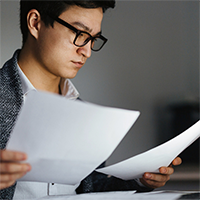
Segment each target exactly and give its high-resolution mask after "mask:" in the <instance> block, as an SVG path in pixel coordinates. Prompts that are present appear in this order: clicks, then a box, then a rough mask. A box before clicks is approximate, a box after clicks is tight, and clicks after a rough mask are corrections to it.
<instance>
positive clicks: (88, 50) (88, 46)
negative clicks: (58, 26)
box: [77, 41, 91, 58]
mask: <svg viewBox="0 0 200 200" xmlns="http://www.w3.org/2000/svg"><path fill="white" fill-rule="evenodd" d="M77 51H78V53H80V54H82V55H83V56H84V57H86V58H89V57H90V56H91V41H89V42H88V43H87V44H86V45H85V46H83V47H79V48H78V50H77Z"/></svg>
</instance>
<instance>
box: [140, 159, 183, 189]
mask: <svg viewBox="0 0 200 200" xmlns="http://www.w3.org/2000/svg"><path fill="white" fill-rule="evenodd" d="M181 163H182V160H181V158H180V157H177V158H175V159H174V160H173V161H172V164H171V165H170V166H169V167H161V168H160V169H159V171H160V174H156V173H148V172H146V173H144V175H143V177H142V178H141V179H140V181H141V183H142V184H143V185H145V186H147V187H149V188H154V189H155V188H159V187H162V186H164V185H165V184H166V182H167V181H168V180H169V179H170V175H172V174H173V173H174V169H173V168H172V165H180V164H181Z"/></svg>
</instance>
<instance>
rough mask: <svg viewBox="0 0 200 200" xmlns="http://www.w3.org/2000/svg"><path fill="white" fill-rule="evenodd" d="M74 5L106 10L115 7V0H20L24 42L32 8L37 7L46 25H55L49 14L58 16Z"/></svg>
mask: <svg viewBox="0 0 200 200" xmlns="http://www.w3.org/2000/svg"><path fill="white" fill-rule="evenodd" d="M72 5H77V6H80V7H83V8H99V7H101V8H102V9H103V12H105V11H106V10H107V9H108V8H114V7H115V0H103V1H95V0H94V1H90V0H80V1H76V0H75V1H72V0H67V1H64V0H61V1H58V0H51V1H46V0H40V1H38V0H20V28H21V32H22V37H23V44H24V43H25V41H26V39H27V37H28V27H27V14H28V12H29V11H30V10H31V9H36V10H37V11H38V12H39V13H40V15H41V19H42V21H43V22H44V23H45V25H46V26H49V25H51V26H52V27H53V22H54V20H52V19H51V18H50V17H49V16H48V14H51V15H53V16H55V17H58V16H59V15H60V14H62V13H63V12H64V11H65V10H66V9H67V8H69V7H70V6H72Z"/></svg>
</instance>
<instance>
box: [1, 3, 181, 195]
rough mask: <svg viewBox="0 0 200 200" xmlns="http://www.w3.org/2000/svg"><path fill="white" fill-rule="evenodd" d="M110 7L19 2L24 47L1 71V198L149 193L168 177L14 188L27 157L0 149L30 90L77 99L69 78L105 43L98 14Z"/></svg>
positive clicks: (166, 170) (92, 178)
mask: <svg viewBox="0 0 200 200" xmlns="http://www.w3.org/2000/svg"><path fill="white" fill-rule="evenodd" d="M114 5H115V2H114V0H111V1H26V0H21V4H20V6H21V7H20V8H21V13H20V17H21V20H20V23H21V31H22V35H23V46H22V49H21V50H17V51H16V52H15V54H14V56H13V58H12V59H11V60H9V61H8V62H7V63H6V64H5V65H4V66H3V68H2V69H1V70H0V109H1V110H0V116H1V118H0V120H1V121H0V127H1V129H0V134H1V138H0V145H1V151H0V160H1V161H0V192H1V193H0V194H1V199H12V198H14V199H31V198H39V197H42V196H45V195H47V194H73V193H75V192H77V193H83V192H98V191H99V192H100V191H115V190H137V191H138V192H141V191H151V190H152V189H153V188H157V187H161V186H163V185H164V184H165V183H166V182H167V181H168V180H169V176H170V175H171V174H172V173H173V168H172V167H171V166H169V167H162V168H160V174H153V173H145V174H144V176H143V177H142V178H141V179H140V180H131V181H123V180H120V179H118V178H115V177H109V176H106V175H103V174H100V173H97V172H93V173H92V174H91V175H89V176H88V177H87V178H85V179H84V180H83V181H82V182H81V183H80V185H79V184H77V185H75V186H69V185H61V184H49V183H35V182H18V183H17V184H15V183H16V181H17V179H19V178H20V177H22V176H24V175H25V174H26V173H27V172H29V171H30V170H31V166H30V165H29V164H28V163H20V161H25V160H26V159H27V156H26V154H24V153H21V152H11V151H7V150H5V147H6V144H7V142H8V139H9V135H10V132H11V130H12V128H13V126H14V123H15V120H16V117H17V115H18V113H19V110H20V107H21V105H22V104H23V103H25V100H26V95H27V94H28V92H30V91H31V90H42V91H48V92H52V93H56V94H60V95H63V96H64V97H66V98H70V99H77V98H78V97H79V93H78V92H77V90H76V89H75V87H74V86H73V85H72V83H71V82H70V80H69V79H72V78H74V77H75V76H76V74H77V72H78V71H79V69H80V68H82V66H83V65H84V64H85V62H86V60H87V58H89V57H90V56H91V50H94V51H98V50H100V49H101V48H102V47H103V45H104V44H105V43H106V41H107V39H106V38H105V37H103V36H102V35H101V22H102V18H103V12H105V10H106V9H108V8H114ZM27 134H28V133H27ZM38 140H39V138H38ZM3 149H4V150H3ZM180 163H181V159H180V158H176V159H175V160H174V161H173V162H172V164H174V165H179V164H180ZM13 195H14V197H13Z"/></svg>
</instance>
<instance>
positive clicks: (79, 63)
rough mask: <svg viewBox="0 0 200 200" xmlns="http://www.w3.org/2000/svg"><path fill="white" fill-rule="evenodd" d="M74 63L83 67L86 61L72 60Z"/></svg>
mask: <svg viewBox="0 0 200 200" xmlns="http://www.w3.org/2000/svg"><path fill="white" fill-rule="evenodd" d="M72 63H73V64H75V65H76V67H78V68H81V67H82V66H83V65H84V64H85V63H84V62H81V61H72Z"/></svg>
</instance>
